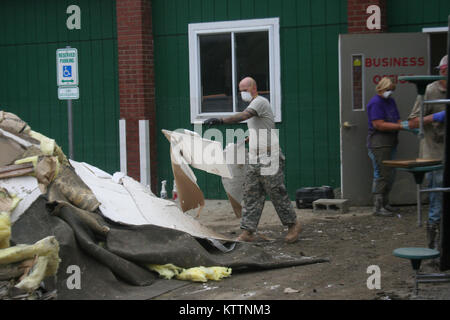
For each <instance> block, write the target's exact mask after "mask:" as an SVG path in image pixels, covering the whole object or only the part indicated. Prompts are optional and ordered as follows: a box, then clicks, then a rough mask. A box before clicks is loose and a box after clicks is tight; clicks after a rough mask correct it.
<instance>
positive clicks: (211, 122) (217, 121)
mask: <svg viewBox="0 0 450 320" xmlns="http://www.w3.org/2000/svg"><path fill="white" fill-rule="evenodd" d="M203 124H206V125H207V126H212V125H215V124H223V120H222V119H217V118H209V119H206V120H205V122H203Z"/></svg>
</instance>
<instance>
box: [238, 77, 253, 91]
mask: <svg viewBox="0 0 450 320" xmlns="http://www.w3.org/2000/svg"><path fill="white" fill-rule="evenodd" d="M241 87H244V88H248V89H249V88H252V89H253V88H254V89H256V81H255V79H253V78H251V77H245V78H244V79H242V80H241V82H240V83H239V88H241Z"/></svg>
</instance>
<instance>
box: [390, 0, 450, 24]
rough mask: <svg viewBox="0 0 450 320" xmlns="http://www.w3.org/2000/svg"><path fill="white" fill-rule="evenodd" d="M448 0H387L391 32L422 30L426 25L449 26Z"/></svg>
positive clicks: (449, 10)
mask: <svg viewBox="0 0 450 320" xmlns="http://www.w3.org/2000/svg"><path fill="white" fill-rule="evenodd" d="M449 14H450V1H448V0H427V1H423V0H395V1H393V0H390V1H387V19H388V30H389V32H422V28H426V27H442V26H448V15H449Z"/></svg>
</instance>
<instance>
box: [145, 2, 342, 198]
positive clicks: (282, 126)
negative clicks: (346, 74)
mask: <svg viewBox="0 0 450 320" xmlns="http://www.w3.org/2000/svg"><path fill="white" fill-rule="evenodd" d="M152 9H153V32H154V41H155V42H154V45H155V83H156V112H157V125H158V128H157V151H158V177H159V187H160V182H161V181H162V180H167V181H168V190H171V188H172V183H173V175H172V168H171V166H170V157H169V142H168V141H167V140H166V138H165V137H164V136H163V135H162V133H161V129H168V130H175V129H178V128H186V129H189V130H194V128H193V125H191V123H190V109H189V108H190V106H189V61H188V58H189V51H188V40H187V35H188V24H189V23H198V22H213V21H227V20H239V19H260V18H270V17H279V18H280V52H281V57H280V59H281V87H282V119H283V121H282V122H281V123H278V124H277V128H278V129H279V130H280V141H281V144H282V146H281V147H282V149H283V152H284V153H285V154H286V168H285V173H286V184H287V188H288V190H289V194H290V196H291V199H293V198H294V194H295V190H296V189H297V188H300V187H304V186H320V185H325V184H326V185H332V186H333V187H338V186H339V185H340V156H339V84H338V35H339V33H346V32H347V1H346V0H336V1H325V0H320V1H318V0H314V1H313V0H276V1H275V0H214V1H212V0H153V1H152ZM217 128H218V129H220V130H221V131H222V133H223V134H224V137H225V129H226V128H235V129H237V128H242V129H246V125H233V126H224V127H217ZM194 172H195V174H196V176H197V182H198V184H199V186H200V188H201V189H202V190H203V192H204V193H205V196H206V197H207V198H210V199H212V198H225V197H226V196H225V193H224V191H223V187H222V184H221V181H220V178H219V177H217V176H214V175H211V174H206V173H204V172H202V171H199V170H195V169H194Z"/></svg>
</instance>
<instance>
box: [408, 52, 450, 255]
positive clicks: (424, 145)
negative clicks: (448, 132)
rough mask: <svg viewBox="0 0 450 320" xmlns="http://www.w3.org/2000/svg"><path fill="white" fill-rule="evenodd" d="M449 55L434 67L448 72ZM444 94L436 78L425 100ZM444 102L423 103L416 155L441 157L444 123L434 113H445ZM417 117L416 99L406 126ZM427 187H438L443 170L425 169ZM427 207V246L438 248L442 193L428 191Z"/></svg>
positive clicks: (444, 88)
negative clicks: (418, 145)
mask: <svg viewBox="0 0 450 320" xmlns="http://www.w3.org/2000/svg"><path fill="white" fill-rule="evenodd" d="M447 64H448V57H447V56H444V57H443V58H442V59H441V61H440V63H439V66H438V67H437V68H439V74H440V75H443V76H446V75H447ZM446 97H447V81H446V80H438V81H434V82H433V83H430V84H429V85H428V86H427V88H426V91H425V96H424V100H425V101H427V100H435V99H446ZM443 111H445V104H424V107H423V116H424V127H423V129H424V138H423V139H422V140H421V141H420V151H419V157H420V158H423V159H439V160H443V158H444V138H445V123H444V122H443V121H436V120H438V119H437V118H438V116H437V114H440V117H439V118H440V120H443V119H444V117H445V115H444V117H443V116H442V115H443V113H442V112H443ZM419 117H420V101H419V100H416V103H415V105H414V107H413V109H412V111H411V114H410V115H409V117H408V120H409V121H408V122H409V127H410V128H414V127H418V123H419ZM426 178H427V181H428V187H429V188H438V187H441V186H442V181H443V170H436V171H432V172H429V173H427V175H426ZM429 200H430V204H429V211H428V221H427V242H428V247H429V248H438V243H439V229H440V220H441V215H442V193H441V192H430V193H429Z"/></svg>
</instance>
